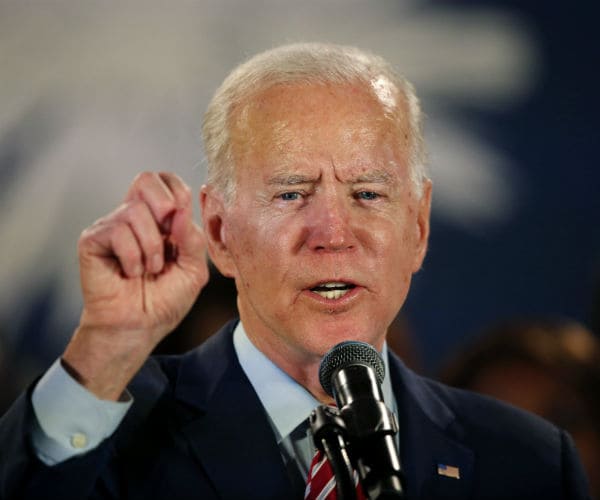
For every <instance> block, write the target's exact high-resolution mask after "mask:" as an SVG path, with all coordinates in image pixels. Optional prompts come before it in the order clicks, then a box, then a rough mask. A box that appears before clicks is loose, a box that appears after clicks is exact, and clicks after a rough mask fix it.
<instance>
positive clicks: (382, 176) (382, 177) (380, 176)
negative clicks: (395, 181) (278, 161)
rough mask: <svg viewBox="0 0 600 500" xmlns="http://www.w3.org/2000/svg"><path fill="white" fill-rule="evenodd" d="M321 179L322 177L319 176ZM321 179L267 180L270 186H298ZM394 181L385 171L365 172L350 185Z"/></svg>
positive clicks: (278, 177) (282, 177) (292, 176)
mask: <svg viewBox="0 0 600 500" xmlns="http://www.w3.org/2000/svg"><path fill="white" fill-rule="evenodd" d="M319 177H320V176H319ZM319 177H313V176H310V177H309V176H307V175H301V174H286V173H283V174H276V175H274V176H273V177H271V178H269V179H268V180H267V184H268V185H270V186H296V185H299V184H313V183H315V182H318V180H319ZM391 181H392V176H391V175H390V174H389V173H388V172H385V171H384V170H373V171H370V172H365V173H363V174H361V175H359V176H358V177H356V178H355V179H350V180H349V181H348V183H349V184H359V183H366V184H389V183H390V182H391Z"/></svg>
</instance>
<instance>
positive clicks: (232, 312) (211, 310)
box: [154, 263, 238, 354]
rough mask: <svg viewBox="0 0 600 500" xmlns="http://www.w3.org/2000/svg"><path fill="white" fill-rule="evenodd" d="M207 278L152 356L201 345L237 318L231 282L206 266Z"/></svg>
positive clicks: (178, 351)
mask: <svg viewBox="0 0 600 500" xmlns="http://www.w3.org/2000/svg"><path fill="white" fill-rule="evenodd" d="M209 271H210V279H209V281H208V284H207V285H206V286H205V287H204V288H203V289H202V292H201V293H200V295H199V296H198V297H197V298H196V302H195V303H194V305H193V306H192V309H191V310H190V312H189V313H188V314H187V316H186V317H185V318H184V319H183V321H182V322H181V323H180V324H179V325H178V326H177V328H176V329H175V330H173V332H172V333H170V334H169V335H167V336H166V337H165V338H164V339H163V341H162V342H161V343H160V344H158V346H156V349H155V350H154V353H155V354H181V353H184V352H186V351H189V350H190V349H193V348H194V347H196V346H198V345H199V344H201V343H202V342H204V341H205V340H206V339H207V338H208V337H209V336H210V335H212V334H213V333H216V332H217V331H219V329H220V328H221V327H222V326H223V325H224V324H225V323H226V322H227V321H228V320H230V319H233V318H237V317H238V310H237V303H236V297H237V291H236V289H235V283H234V281H233V279H231V278H226V277H225V276H223V275H222V274H221V273H220V272H219V271H217V270H216V269H215V267H214V266H213V265H212V263H211V264H210V266H209Z"/></svg>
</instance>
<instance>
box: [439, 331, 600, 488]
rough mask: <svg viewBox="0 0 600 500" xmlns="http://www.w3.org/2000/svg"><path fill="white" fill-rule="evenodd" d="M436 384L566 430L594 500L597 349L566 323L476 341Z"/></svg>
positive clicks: (599, 445)
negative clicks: (504, 405) (498, 401)
mask: <svg viewBox="0 0 600 500" xmlns="http://www.w3.org/2000/svg"><path fill="white" fill-rule="evenodd" d="M440 378H441V380H442V381H443V382H446V383H448V384H450V385H454V386H458V387H462V388H465V389H470V390H474V391H477V392H480V393H483V394H487V395H490V396H492V397H495V398H497V399H501V400H503V401H506V402H508V403H511V404H513V405H515V406H518V407H521V408H523V409H525V410H528V411H530V412H533V413H536V414H538V415H541V416H542V417H544V418H546V419H548V420H550V421H551V422H554V423H555V424H556V425H558V426H560V427H563V428H565V429H566V430H568V431H569V432H570V433H571V435H572V436H573V439H574V440H575V443H576V445H577V448H578V449H579V452H580V455H581V459H582V461H583V464H584V466H585V469H586V471H587V474H588V477H589V480H590V488H591V492H592V495H593V496H594V498H600V344H599V341H598V339H597V338H596V337H595V336H594V335H593V334H592V333H591V332H590V331H589V330H587V329H586V328H585V327H583V326H582V325H580V324H578V323H575V322H572V321H514V322H509V323H505V324H501V325H499V326H498V327H495V328H493V329H492V330H490V331H488V332H487V334H485V335H483V336H481V337H480V340H478V341H476V343H475V344H474V345H472V346H471V347H470V348H468V349H467V350H465V351H463V352H462V353H461V354H460V355H459V356H458V357H456V358H455V359H454V360H453V361H452V362H451V363H450V364H448V366H447V367H446V369H445V370H443V371H442V374H441V377H440Z"/></svg>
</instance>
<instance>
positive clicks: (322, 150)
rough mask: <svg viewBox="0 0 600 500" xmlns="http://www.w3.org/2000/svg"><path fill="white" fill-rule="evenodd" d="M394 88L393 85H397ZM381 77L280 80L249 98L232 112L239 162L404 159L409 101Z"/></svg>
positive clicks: (236, 158) (405, 155)
mask: <svg viewBox="0 0 600 500" xmlns="http://www.w3.org/2000/svg"><path fill="white" fill-rule="evenodd" d="M392 90H393V89H392ZM379 94H381V82H378V83H377V85H375V84H374V85H373V88H372V89H368V88H365V87H364V86H361V85H347V84H346V85H300V84H294V85H278V86H274V87H271V88H269V89H267V90H265V91H263V92H261V93H258V94H256V95H254V96H252V97H251V98H249V99H248V100H247V101H246V103H245V104H244V105H242V106H239V107H238V108H237V109H236V110H234V112H233V113H232V115H231V120H230V133H231V145H232V153H233V156H234V162H235V164H236V165H237V166H238V168H239V167H240V166H243V165H248V164H254V163H255V162H261V163H263V164H264V163H268V162H269V161H270V160H273V161H276V162H278V166H279V167H285V166H286V165H285V164H286V163H297V162H302V161H307V162H311V161H314V160H315V159H318V158H327V159H329V160H331V161H337V162H338V163H339V162H348V161H350V160H352V161H353V162H354V163H358V164H360V163H371V162H373V160H374V158H375V157H378V158H381V159H383V157H389V158H390V159H391V157H394V160H395V161H397V162H401V163H404V162H405V160H406V157H407V156H408V147H409V143H408V141H409V135H408V125H407V122H408V121H407V119H406V106H405V103H404V100H403V99H400V98H398V97H397V96H396V95H394V93H393V92H392V91H390V90H389V89H387V92H386V94H385V100H383V101H382V100H381V96H380V95H379Z"/></svg>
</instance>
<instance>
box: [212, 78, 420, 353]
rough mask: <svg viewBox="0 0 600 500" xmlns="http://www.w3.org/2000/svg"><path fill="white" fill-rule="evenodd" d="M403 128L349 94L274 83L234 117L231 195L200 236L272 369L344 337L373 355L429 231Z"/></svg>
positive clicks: (365, 96)
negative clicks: (232, 286)
mask: <svg viewBox="0 0 600 500" xmlns="http://www.w3.org/2000/svg"><path fill="white" fill-rule="evenodd" d="M388 100H389V96H388ZM388 104H389V102H388ZM404 109H405V108H404V104H403V103H402V102H400V103H399V104H398V109H397V110H396V111H397V112H398V113H400V116H402V115H403V114H404ZM387 111H389V109H388V110H387ZM399 122H400V123H399ZM403 122H404V120H397V119H392V116H390V114H389V113H384V108H383V107H382V105H381V103H380V102H379V101H378V100H377V99H376V98H375V97H374V96H373V95H372V94H370V93H368V92H366V91H365V90H364V89H362V88H359V87H354V86H327V87H326V86H299V85H294V86H277V87H274V88H271V89H269V90H267V91H265V92H263V93H262V94H259V95H258V96H256V97H255V98H253V99H252V100H251V102H250V103H249V104H248V105H247V106H245V107H243V108H241V110H238V111H237V112H236V113H234V116H233V120H232V124H231V125H232V126H231V133H232V151H233V156H234V161H235V165H236V194H235V196H234V199H233V201H232V202H231V204H229V205H226V206H222V209H221V210H220V213H219V216H218V217H217V219H218V221H219V222H218V224H217V225H216V226H215V225H214V223H213V228H217V229H218V231H216V230H214V231H212V232H213V233H214V234H212V235H211V234H210V233H211V231H210V230H209V242H210V243H211V256H212V257H213V260H214V261H215V263H216V264H217V265H218V267H219V268H220V269H221V271H222V272H224V274H226V275H229V276H233V277H234V278H235V281H236V286H237V289H238V307H239V311H240V316H241V319H242V322H243V323H244V326H245V328H246V331H247V332H248V335H249V337H250V338H251V339H252V340H253V342H254V343H255V345H257V346H258V347H259V349H261V350H262V351H263V352H265V353H266V354H267V355H268V356H270V357H271V358H272V359H274V360H275V361H276V362H277V360H286V359H288V360H292V359H293V360H296V361H299V360H303V361H314V360H315V359H320V358H321V357H322V355H323V354H324V353H325V352H326V351H327V350H328V349H329V348H331V347H332V346H333V345H335V344H337V343H338V342H341V341H343V340H361V341H365V342H368V343H370V344H372V345H374V346H376V347H377V348H381V347H382V344H383V340H384V337H385V333H386V330H387V327H388V325H389V324H390V323H391V321H392V320H393V318H394V317H395V315H396V314H397V312H398V310H399V309H400V307H401V306H402V304H403V303H404V300H405V298H406V295H407V292H408V289H409V285H410V280H411V276H412V274H413V273H414V272H415V271H417V270H418V269H419V267H420V265H421V262H422V259H423V256H424V253H425V248H426V243H427V236H428V231H429V222H428V219H429V200H430V185H429V184H427V185H426V187H425V189H424V195H423V197H422V198H421V199H419V198H418V197H417V196H416V195H415V193H414V189H413V186H412V185H411V183H410V181H409V172H408V163H407V161H408V154H409V145H408V139H407V137H408V129H407V126H406V125H405V124H403ZM206 209H207V205H206V204H204V211H205V212H206ZM210 211H211V210H209V212H210ZM212 212H213V213H216V212H215V210H212ZM204 217H205V225H206V224H207V219H210V218H211V215H210V213H209V214H207V213H204ZM214 220H216V219H214V218H213V222H214ZM208 224H209V225H210V224H211V223H210V222H208ZM215 235H216V236H215ZM215 239H216V240H219V241H218V244H215V243H214V240H215ZM211 240H213V241H211Z"/></svg>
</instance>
